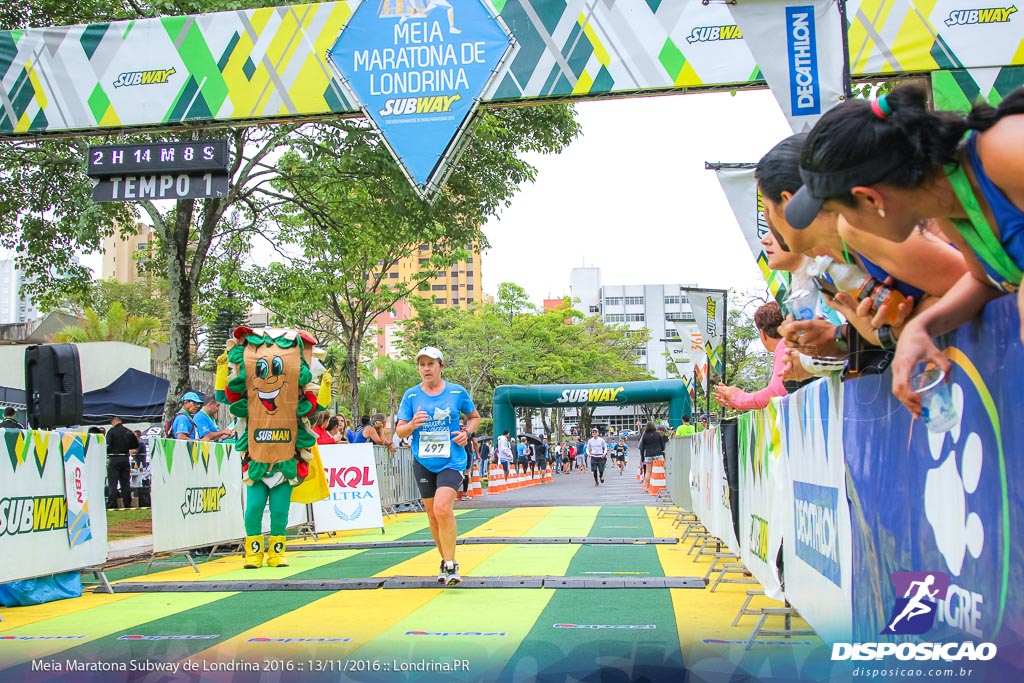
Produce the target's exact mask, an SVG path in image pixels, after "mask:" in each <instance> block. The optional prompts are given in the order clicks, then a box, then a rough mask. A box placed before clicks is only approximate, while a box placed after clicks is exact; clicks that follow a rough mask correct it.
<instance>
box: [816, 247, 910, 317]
mask: <svg viewBox="0 0 1024 683" xmlns="http://www.w3.org/2000/svg"><path fill="white" fill-rule="evenodd" d="M814 262H815V267H816V269H817V271H818V274H819V275H824V274H826V273H827V274H828V276H829V278H831V280H832V282H834V283H835V285H836V287H838V288H839V291H842V292H846V293H847V294H849V295H850V296H851V297H853V299H854V300H855V301H863V300H864V299H869V298H870V299H871V302H872V310H873V311H877V310H878V309H879V308H880V307H881V306H882V304H888V305H889V310H888V312H887V313H886V316H885V319H886V322H888V323H890V324H891V323H895V322H896V321H898V320H899V315H900V312H899V305H900V304H901V303H903V302H904V301H906V300H907V298H906V297H905V296H903V295H902V294H900V293H899V292H897V291H896V290H894V289H890V288H889V287H887V286H886V285H885V283H883V282H882V281H881V280H878V279H877V278H874V277H871V276H870V275H868V274H867V273H865V272H864V271H863V270H861V269H860V267H859V266H857V265H856V264H853V263H837V262H836V261H834V260H833V259H832V258H831V257H829V256H819V257H817V258H816V259H814Z"/></svg>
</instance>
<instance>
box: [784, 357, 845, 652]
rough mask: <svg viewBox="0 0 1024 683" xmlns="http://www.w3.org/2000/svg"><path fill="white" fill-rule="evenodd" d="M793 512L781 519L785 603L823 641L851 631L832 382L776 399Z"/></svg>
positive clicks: (839, 429)
mask: <svg viewBox="0 0 1024 683" xmlns="http://www.w3.org/2000/svg"><path fill="white" fill-rule="evenodd" d="M777 405H778V407H779V411H780V413H781V424H780V430H781V432H782V434H783V438H782V445H783V453H784V457H786V458H787V460H788V462H787V471H788V472H789V477H788V478H787V479H788V481H789V490H788V491H786V492H785V493H784V494H783V495H784V496H785V499H786V500H788V501H789V502H790V503H791V505H790V508H789V510H788V511H786V514H783V515H781V522H782V537H783V539H785V542H784V543H783V553H784V556H785V584H786V598H787V599H788V600H789V602H790V603H792V605H793V607H795V608H796V609H797V611H798V612H800V615H801V616H802V617H803V618H804V619H806V620H807V623H808V624H810V625H811V626H812V627H813V628H814V630H815V631H817V633H818V635H820V636H821V637H822V639H824V640H825V641H826V642H830V643H831V642H835V641H848V640H849V639H850V635H851V633H852V629H853V605H852V581H853V580H852V576H851V573H852V567H853V559H852V557H851V554H852V541H851V538H850V533H851V532H850V505H849V503H848V502H847V498H846V465H845V462H844V460H843V431H844V426H845V424H844V423H845V420H844V413H843V405H842V392H841V391H840V389H839V380H838V379H836V378H835V377H833V378H827V379H821V380H818V381H817V382H813V383H812V384H809V385H807V386H805V387H802V388H801V389H800V390H798V391H797V392H796V393H793V394H790V395H789V396H786V397H783V398H781V399H778V404H777Z"/></svg>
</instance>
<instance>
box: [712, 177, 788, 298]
mask: <svg viewBox="0 0 1024 683" xmlns="http://www.w3.org/2000/svg"><path fill="white" fill-rule="evenodd" d="M754 168H755V166H754V164H751V165H750V166H743V167H736V166H730V167H718V168H715V174H716V175H717V176H718V182H719V183H720V184H721V185H722V191H723V192H725V197H726V199H728V200H729V206H730V207H731V208H732V212H733V214H734V215H735V216H736V221H737V222H738V223H739V224H740V232H742V233H743V239H744V240H746V242H747V246H748V247H750V253H752V254H753V255H754V260H755V261H756V262H757V268H758V270H760V271H761V276H762V277H764V281H765V282H766V283H768V291H770V292H771V293H772V296H774V297H775V300H776V301H778V302H779V303H780V304H781V303H782V301H783V299H785V298H786V294H787V293H788V291H789V273H787V272H784V271H779V270H772V269H771V268H769V267H768V257H767V256H766V255H765V253H764V246H763V245H762V244H761V240H762V239H764V236H765V235H767V234H768V221H767V219H766V218H765V213H764V211H765V210H764V199H763V198H762V197H761V190H760V189H758V187H757V181H756V180H754Z"/></svg>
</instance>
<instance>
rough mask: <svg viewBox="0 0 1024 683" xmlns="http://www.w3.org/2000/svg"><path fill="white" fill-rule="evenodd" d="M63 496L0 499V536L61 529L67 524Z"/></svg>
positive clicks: (66, 511) (65, 502)
mask: <svg viewBox="0 0 1024 683" xmlns="http://www.w3.org/2000/svg"><path fill="white" fill-rule="evenodd" d="M67 520H68V504H67V500H65V498H64V496H34V497H26V498H0V536H18V535H21V534H31V533H34V532H37V531H53V530H54V529H63V528H64V527H66V526H67V524H68V522H67Z"/></svg>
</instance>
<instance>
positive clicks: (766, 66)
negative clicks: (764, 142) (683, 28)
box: [729, 0, 846, 133]
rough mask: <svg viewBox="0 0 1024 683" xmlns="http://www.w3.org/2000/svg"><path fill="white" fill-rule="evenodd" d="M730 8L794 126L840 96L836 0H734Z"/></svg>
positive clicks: (807, 123)
mask: <svg viewBox="0 0 1024 683" xmlns="http://www.w3.org/2000/svg"><path fill="white" fill-rule="evenodd" d="M729 11H730V12H732V16H733V18H734V19H735V20H736V25H737V26H739V28H740V31H742V33H743V39H744V41H746V43H747V47H749V48H750V51H751V52H752V53H753V55H754V59H756V60H757V64H758V66H760V67H761V73H763V74H764V78H765V80H766V81H768V87H769V88H771V90H772V93H773V94H774V95H775V99H776V100H778V102H779V106H780V107H782V113H783V114H785V116H786V120H787V121H789V125H790V126H791V127H792V128H793V130H794V131H795V132H797V133H799V132H801V131H805V130H810V129H811V126H813V125H814V122H815V121H817V120H818V119H819V118H820V117H821V115H822V114H824V113H825V112H826V111H828V110H829V109H831V108H832V107H834V106H835V105H837V104H839V103H840V102H841V101H842V100H843V99H844V97H845V92H846V91H845V88H844V83H843V81H844V78H845V77H844V75H843V68H844V65H843V25H842V21H841V19H840V16H839V4H838V1H837V0H792V1H791V2H778V0H736V2H735V3H732V4H729Z"/></svg>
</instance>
